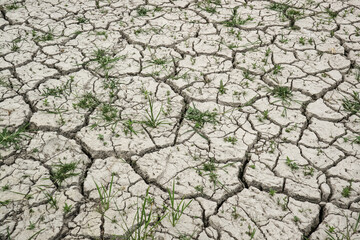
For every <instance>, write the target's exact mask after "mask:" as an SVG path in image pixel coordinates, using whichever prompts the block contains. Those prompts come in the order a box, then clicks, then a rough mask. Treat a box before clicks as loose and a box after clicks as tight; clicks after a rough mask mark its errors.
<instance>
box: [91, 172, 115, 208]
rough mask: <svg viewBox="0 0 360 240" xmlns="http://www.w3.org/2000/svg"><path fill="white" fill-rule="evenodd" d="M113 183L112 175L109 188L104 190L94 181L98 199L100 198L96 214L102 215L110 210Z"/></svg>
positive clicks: (103, 187) (102, 186)
mask: <svg viewBox="0 0 360 240" xmlns="http://www.w3.org/2000/svg"><path fill="white" fill-rule="evenodd" d="M113 182H114V175H112V176H111V181H110V184H109V187H108V188H106V187H105V186H104V185H103V184H101V185H100V186H99V185H98V184H97V183H96V182H95V181H94V183H95V186H96V189H97V191H98V194H99V198H100V204H99V207H98V209H97V210H98V212H99V213H100V214H101V215H104V214H105V212H106V211H107V210H109V208H110V202H111V200H112V198H113V197H114V195H115V194H114V193H113V192H112V186H113Z"/></svg>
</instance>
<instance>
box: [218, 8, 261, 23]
mask: <svg viewBox="0 0 360 240" xmlns="http://www.w3.org/2000/svg"><path fill="white" fill-rule="evenodd" d="M238 8H239V7H235V8H234V9H233V12H232V16H231V19H230V20H226V21H224V22H223V24H224V25H225V26H226V27H236V26H239V25H244V24H246V23H247V22H249V21H252V20H254V18H252V17H251V16H250V15H248V16H247V18H245V19H242V18H241V16H239V14H238V12H237V10H238Z"/></svg>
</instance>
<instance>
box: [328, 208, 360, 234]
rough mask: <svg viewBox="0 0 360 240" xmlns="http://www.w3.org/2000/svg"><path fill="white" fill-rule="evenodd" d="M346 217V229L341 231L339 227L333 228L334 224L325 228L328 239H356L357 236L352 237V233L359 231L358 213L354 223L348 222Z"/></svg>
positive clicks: (359, 219)
mask: <svg viewBox="0 0 360 240" xmlns="http://www.w3.org/2000/svg"><path fill="white" fill-rule="evenodd" d="M345 217H346V229H345V230H343V231H341V230H340V229H337V228H335V227H334V226H329V225H326V226H327V227H328V229H327V230H325V232H326V234H327V235H328V238H327V239H329V240H356V239H358V238H355V237H353V235H354V234H356V233H358V231H359V223H360V213H359V214H358V218H357V220H356V222H355V223H354V224H351V225H350V223H349V218H348V216H345Z"/></svg>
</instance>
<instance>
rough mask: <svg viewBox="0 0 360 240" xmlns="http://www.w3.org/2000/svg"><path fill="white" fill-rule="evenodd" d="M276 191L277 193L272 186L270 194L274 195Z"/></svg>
mask: <svg viewBox="0 0 360 240" xmlns="http://www.w3.org/2000/svg"><path fill="white" fill-rule="evenodd" d="M275 193H276V190H274V189H272V188H270V190H269V194H270V196H272V197H273V196H274V195H275Z"/></svg>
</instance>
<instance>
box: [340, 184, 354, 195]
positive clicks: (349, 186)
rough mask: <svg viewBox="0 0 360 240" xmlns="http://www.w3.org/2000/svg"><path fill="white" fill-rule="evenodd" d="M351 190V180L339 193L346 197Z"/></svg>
mask: <svg viewBox="0 0 360 240" xmlns="http://www.w3.org/2000/svg"><path fill="white" fill-rule="evenodd" d="M351 190H352V180H350V181H349V185H348V186H346V187H344V188H343V190H342V192H341V195H342V196H343V197H346V198H348V197H350V192H351Z"/></svg>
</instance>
